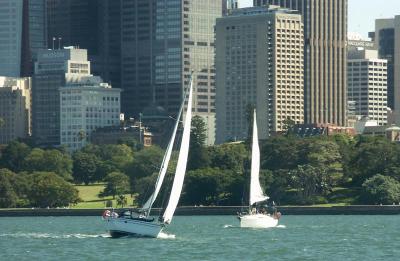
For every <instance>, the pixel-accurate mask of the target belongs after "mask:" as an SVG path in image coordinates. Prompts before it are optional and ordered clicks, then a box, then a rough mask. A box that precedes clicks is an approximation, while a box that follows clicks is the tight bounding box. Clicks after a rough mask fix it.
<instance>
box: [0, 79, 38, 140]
mask: <svg viewBox="0 0 400 261" xmlns="http://www.w3.org/2000/svg"><path fill="white" fill-rule="evenodd" d="M0 118H1V119H2V123H1V124H0V144H7V143H9V142H10V141H13V140H15V139H18V138H21V139H24V138H27V137H29V136H30V134H31V79H30V78H11V77H0Z"/></svg>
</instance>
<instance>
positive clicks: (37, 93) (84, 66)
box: [32, 48, 90, 147]
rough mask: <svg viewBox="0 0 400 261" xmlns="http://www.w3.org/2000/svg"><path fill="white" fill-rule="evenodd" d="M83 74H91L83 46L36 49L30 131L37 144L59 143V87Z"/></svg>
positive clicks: (53, 144)
mask: <svg viewBox="0 0 400 261" xmlns="http://www.w3.org/2000/svg"><path fill="white" fill-rule="evenodd" d="M85 76H90V62H89V61H88V60H87V51H86V50H83V49H75V48H67V49H60V50H40V51H39V53H38V61H37V62H36V63H35V74H34V76H33V88H32V89H33V95H32V104H33V106H32V109H33V116H32V119H33V133H32V134H33V138H34V141H35V142H36V144H37V145H39V146H44V147H48V146H50V147H51V146H58V145H60V93H59V88H60V87H62V86H65V85H67V84H69V82H74V81H78V80H79V79H80V78H81V77H85Z"/></svg>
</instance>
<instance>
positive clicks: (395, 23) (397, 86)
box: [370, 16, 400, 124]
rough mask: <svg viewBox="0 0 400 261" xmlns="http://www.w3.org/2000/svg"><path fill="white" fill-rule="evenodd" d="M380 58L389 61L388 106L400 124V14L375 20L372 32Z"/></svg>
mask: <svg viewBox="0 0 400 261" xmlns="http://www.w3.org/2000/svg"><path fill="white" fill-rule="evenodd" d="M370 36H371V37H372V39H373V40H374V41H375V46H376V48H377V49H378V52H379V58H381V59H386V60H387V61H388V64H387V66H388V77H387V78H388V83H387V84H388V87H387V88H388V91H387V92H388V107H390V108H391V109H392V110H393V113H394V118H395V122H396V123H397V124H400V16H395V17H394V18H390V19H377V20H375V32H373V33H370Z"/></svg>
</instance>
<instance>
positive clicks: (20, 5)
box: [0, 0, 46, 77]
mask: <svg viewBox="0 0 400 261" xmlns="http://www.w3.org/2000/svg"><path fill="white" fill-rule="evenodd" d="M0 14H1V15H0V32H1V33H0V57H1V59H0V75H1V76H7V77H25V76H31V75H32V70H33V60H34V59H35V57H36V54H37V51H38V50H39V49H43V48H46V41H45V35H46V26H45V19H46V15H45V14H46V13H45V0H24V1H22V0H20V1H15V0H0Z"/></svg>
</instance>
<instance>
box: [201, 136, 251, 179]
mask: <svg viewBox="0 0 400 261" xmlns="http://www.w3.org/2000/svg"><path fill="white" fill-rule="evenodd" d="M208 150H209V152H208V153H209V155H210V166H211V167H212V168H220V169H231V170H234V171H235V172H240V173H242V172H243V166H244V161H245V160H246V159H247V157H248V152H247V151H246V147H245V145H244V143H240V144H222V145H217V146H213V147H210V148H209V149H208Z"/></svg>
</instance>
